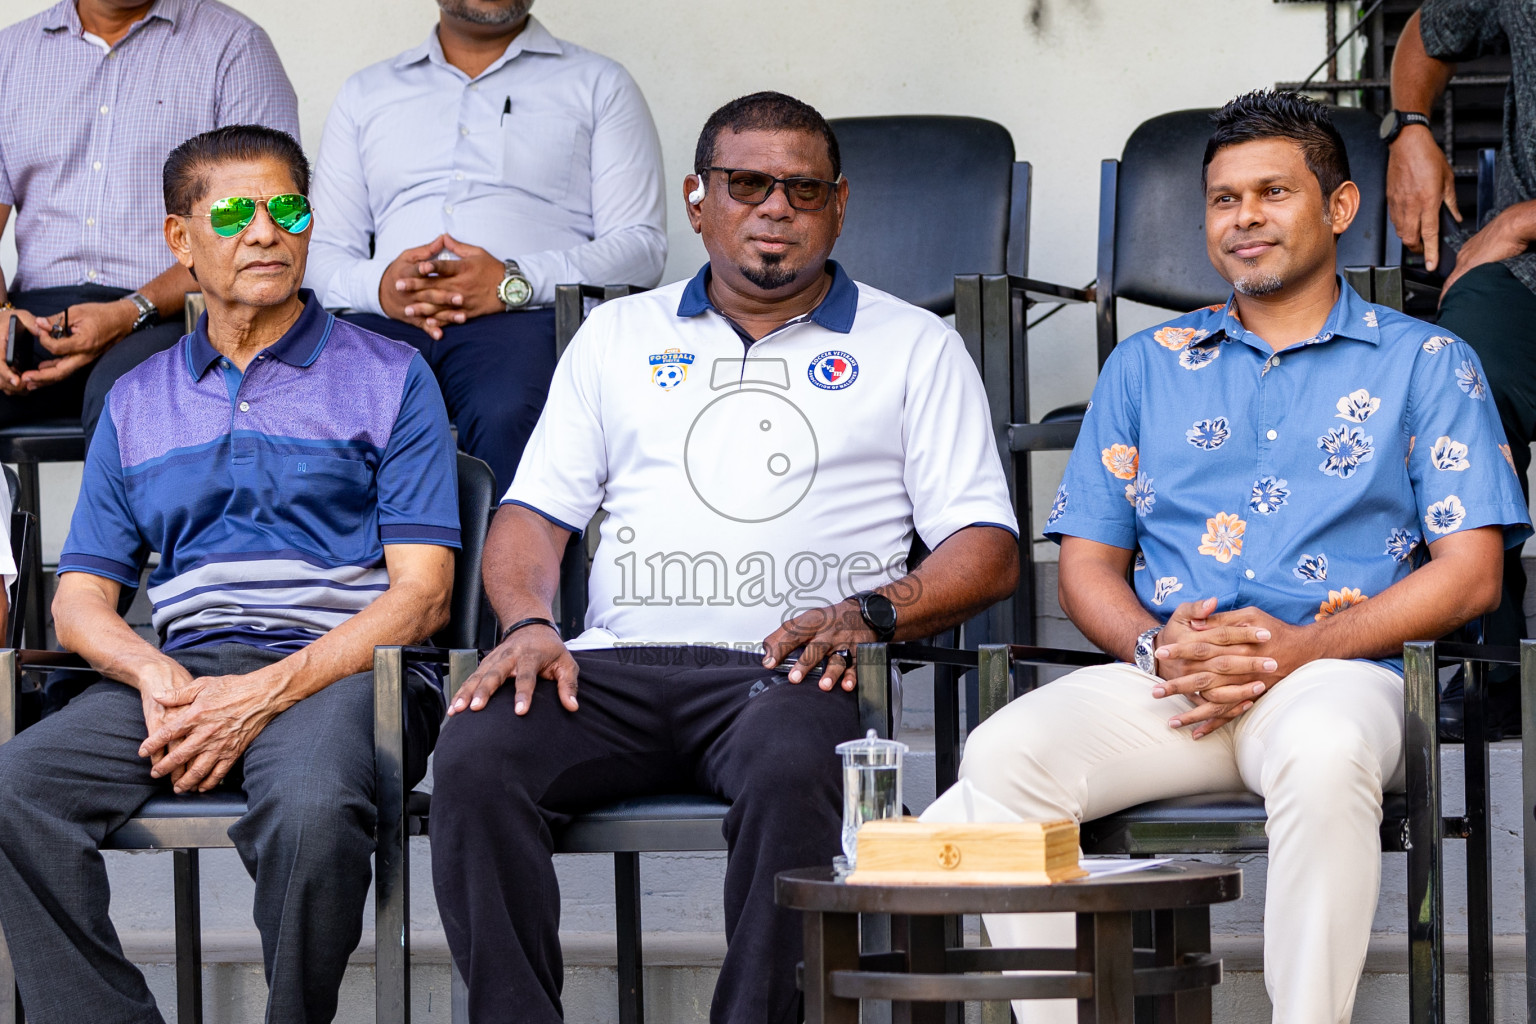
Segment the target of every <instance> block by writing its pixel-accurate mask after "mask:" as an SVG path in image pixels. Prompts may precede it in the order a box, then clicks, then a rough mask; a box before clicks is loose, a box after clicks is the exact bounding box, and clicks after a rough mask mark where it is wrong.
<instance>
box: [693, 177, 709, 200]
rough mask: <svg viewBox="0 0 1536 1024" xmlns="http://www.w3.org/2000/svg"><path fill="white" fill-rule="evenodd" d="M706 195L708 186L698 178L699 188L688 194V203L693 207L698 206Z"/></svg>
mask: <svg viewBox="0 0 1536 1024" xmlns="http://www.w3.org/2000/svg"><path fill="white" fill-rule="evenodd" d="M708 194H709V186H708V185H707V184H706V183H705V181H704V179H703V178H700V179H699V187H698V188H696V189H694V190H693V191H692V192H689V193H688V202H689V203H691V204H692V205H694V206H698V205H699V204H700V203H702V202H703V201H704V197H705V196H707V195H708Z"/></svg>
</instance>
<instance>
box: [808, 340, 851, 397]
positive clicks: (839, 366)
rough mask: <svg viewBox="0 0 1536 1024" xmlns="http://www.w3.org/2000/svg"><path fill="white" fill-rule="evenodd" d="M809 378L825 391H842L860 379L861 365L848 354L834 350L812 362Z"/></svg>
mask: <svg viewBox="0 0 1536 1024" xmlns="http://www.w3.org/2000/svg"><path fill="white" fill-rule="evenodd" d="M807 376H809V377H810V378H811V383H812V384H815V385H816V386H817V387H819V388H821V389H822V390H823V391H841V390H843V388H845V387H847V386H848V385H850V384H852V383H853V382H854V381H856V380H858V379H859V363H858V360H856V359H854V358H853V356H851V355H849V354H848V353H847V352H839V351H838V350H836V349H833V350H832V351H830V352H823V353H822V354H821V355H819V356H817V357H816V358H815V359H812V360H811V365H810V369H809V370H808V371H807Z"/></svg>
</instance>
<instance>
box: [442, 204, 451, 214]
mask: <svg viewBox="0 0 1536 1024" xmlns="http://www.w3.org/2000/svg"><path fill="white" fill-rule="evenodd" d="M443 212H444V213H452V212H453V204H452V203H449V204H448V205H447V206H445V207H443Z"/></svg>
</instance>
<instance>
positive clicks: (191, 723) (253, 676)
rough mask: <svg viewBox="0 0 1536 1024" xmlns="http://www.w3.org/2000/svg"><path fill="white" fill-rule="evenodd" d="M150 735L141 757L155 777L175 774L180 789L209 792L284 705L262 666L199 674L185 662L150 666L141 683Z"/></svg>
mask: <svg viewBox="0 0 1536 1024" xmlns="http://www.w3.org/2000/svg"><path fill="white" fill-rule="evenodd" d="M138 690H139V693H140V696H141V697H142V699H143V702H144V724H145V725H146V726H147V727H148V730H149V735H148V736H147V737H146V738H145V740H144V742H143V743H142V744H140V745H139V756H140V757H146V758H149V759H150V761H151V768H150V776H151V777H152V778H157V779H158V778H163V777H165V776H170V779H171V781H172V783H173V785H174V788H175V790H176V792H178V793H190V792H193V791H194V790H195V791H197V792H200V793H206V792H207V791H208V790H210V789H212V788H213V787H215V786H217V785H218V784H219V783H220V782H222V781H224V777H225V776H226V775H228V774H229V770H230V769H231V768H233V767H234V765H235V762H236V761H238V760H239V759H240V756H241V755H242V754H244V753H245V751H246V748H247V747H249V746H250V745H251V741H252V740H254V739H255V738H256V737H257V736H258V735H260V733H261V730H262V729H264V728H266V726H267V723H268V722H270V721H272V719H273V718H275V717H276V716H277V714H278V712H279V711H281V710H282V708H280V707H279V706H278V705H277V702H276V701H275V700H274V699H273V693H274V690H275V687H274V685H273V684H272V683H271V681H270V680H269V679H268V677H267V676H266V675H264V674H263V672H262V671H261V670H258V671H256V672H251V673H249V674H246V675H236V676H203V677H201V678H198V679H194V678H193V677H192V674H191V673H190V672H188V671H187V670H186V669H184V668H182V667H181V666H180V665H177V664H175V663H174V662H170V663H167V664H160V665H155V666H151V667H150V668H149V669H148V670H147V671H146V672H145V673H144V675H143V676H142V677H141V678H140V680H139V683H138Z"/></svg>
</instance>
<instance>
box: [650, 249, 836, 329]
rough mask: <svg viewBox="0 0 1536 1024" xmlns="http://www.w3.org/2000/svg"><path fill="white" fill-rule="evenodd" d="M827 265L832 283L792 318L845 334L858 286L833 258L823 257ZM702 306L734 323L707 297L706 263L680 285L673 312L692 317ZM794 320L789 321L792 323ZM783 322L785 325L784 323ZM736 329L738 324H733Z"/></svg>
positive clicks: (701, 309)
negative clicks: (808, 307) (805, 310)
mask: <svg viewBox="0 0 1536 1024" xmlns="http://www.w3.org/2000/svg"><path fill="white" fill-rule="evenodd" d="M827 269H828V270H830V271H832V286H831V287H830V288H828V289H827V294H825V295H823V296H822V297H821V301H820V302H818V303H817V304H816V308H815V309H813V310H811V311H810V313H809V314H807V315H806V316H805V317H798V318H796V320H801V319H809V320H813V321H815V322H816V323H818V324H820V325H821V326H822V327H825V328H826V329H827V330H829V331H836V332H837V333H838V334H848V333H851V332H852V331H853V317H854V314H856V313H857V312H858V310H859V286H858V285H856V284H854V283H853V278H851V277H849V276H848V273H847V271H845V270H843V268H842V267H841V266H839V265H838V262H837V261H836V260H827ZM705 310H713V311H714V312H715V313H717V314H719V316H720V317H721V319H723V320H725V322H726V323H728V324H730V325H731V326H732V327H736V323H735V321H733V320H732V319H731V318H730V317H728V316H726V315H725V314H724V313H721V312H720V310H719V309H716V308H715V304H714V303H713V302H710V301H709V264H708V263H706V264H704V266H702V267H700V268H699V272H698V273H697V274H695V275H693V280H691V281H689V282H688V286H687V287H686V288H684V289H683V297H682V298H681V299H680V300H679V301H678V303H677V315H678V316H680V317H695V316H698V315H699V314H700V313H702V312H704V311H705ZM794 322H796V321H790V323H794ZM785 326H788V325H787V324H786V325H785ZM736 329H737V331H738V332H739V331H740V328H739V327H736Z"/></svg>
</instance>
